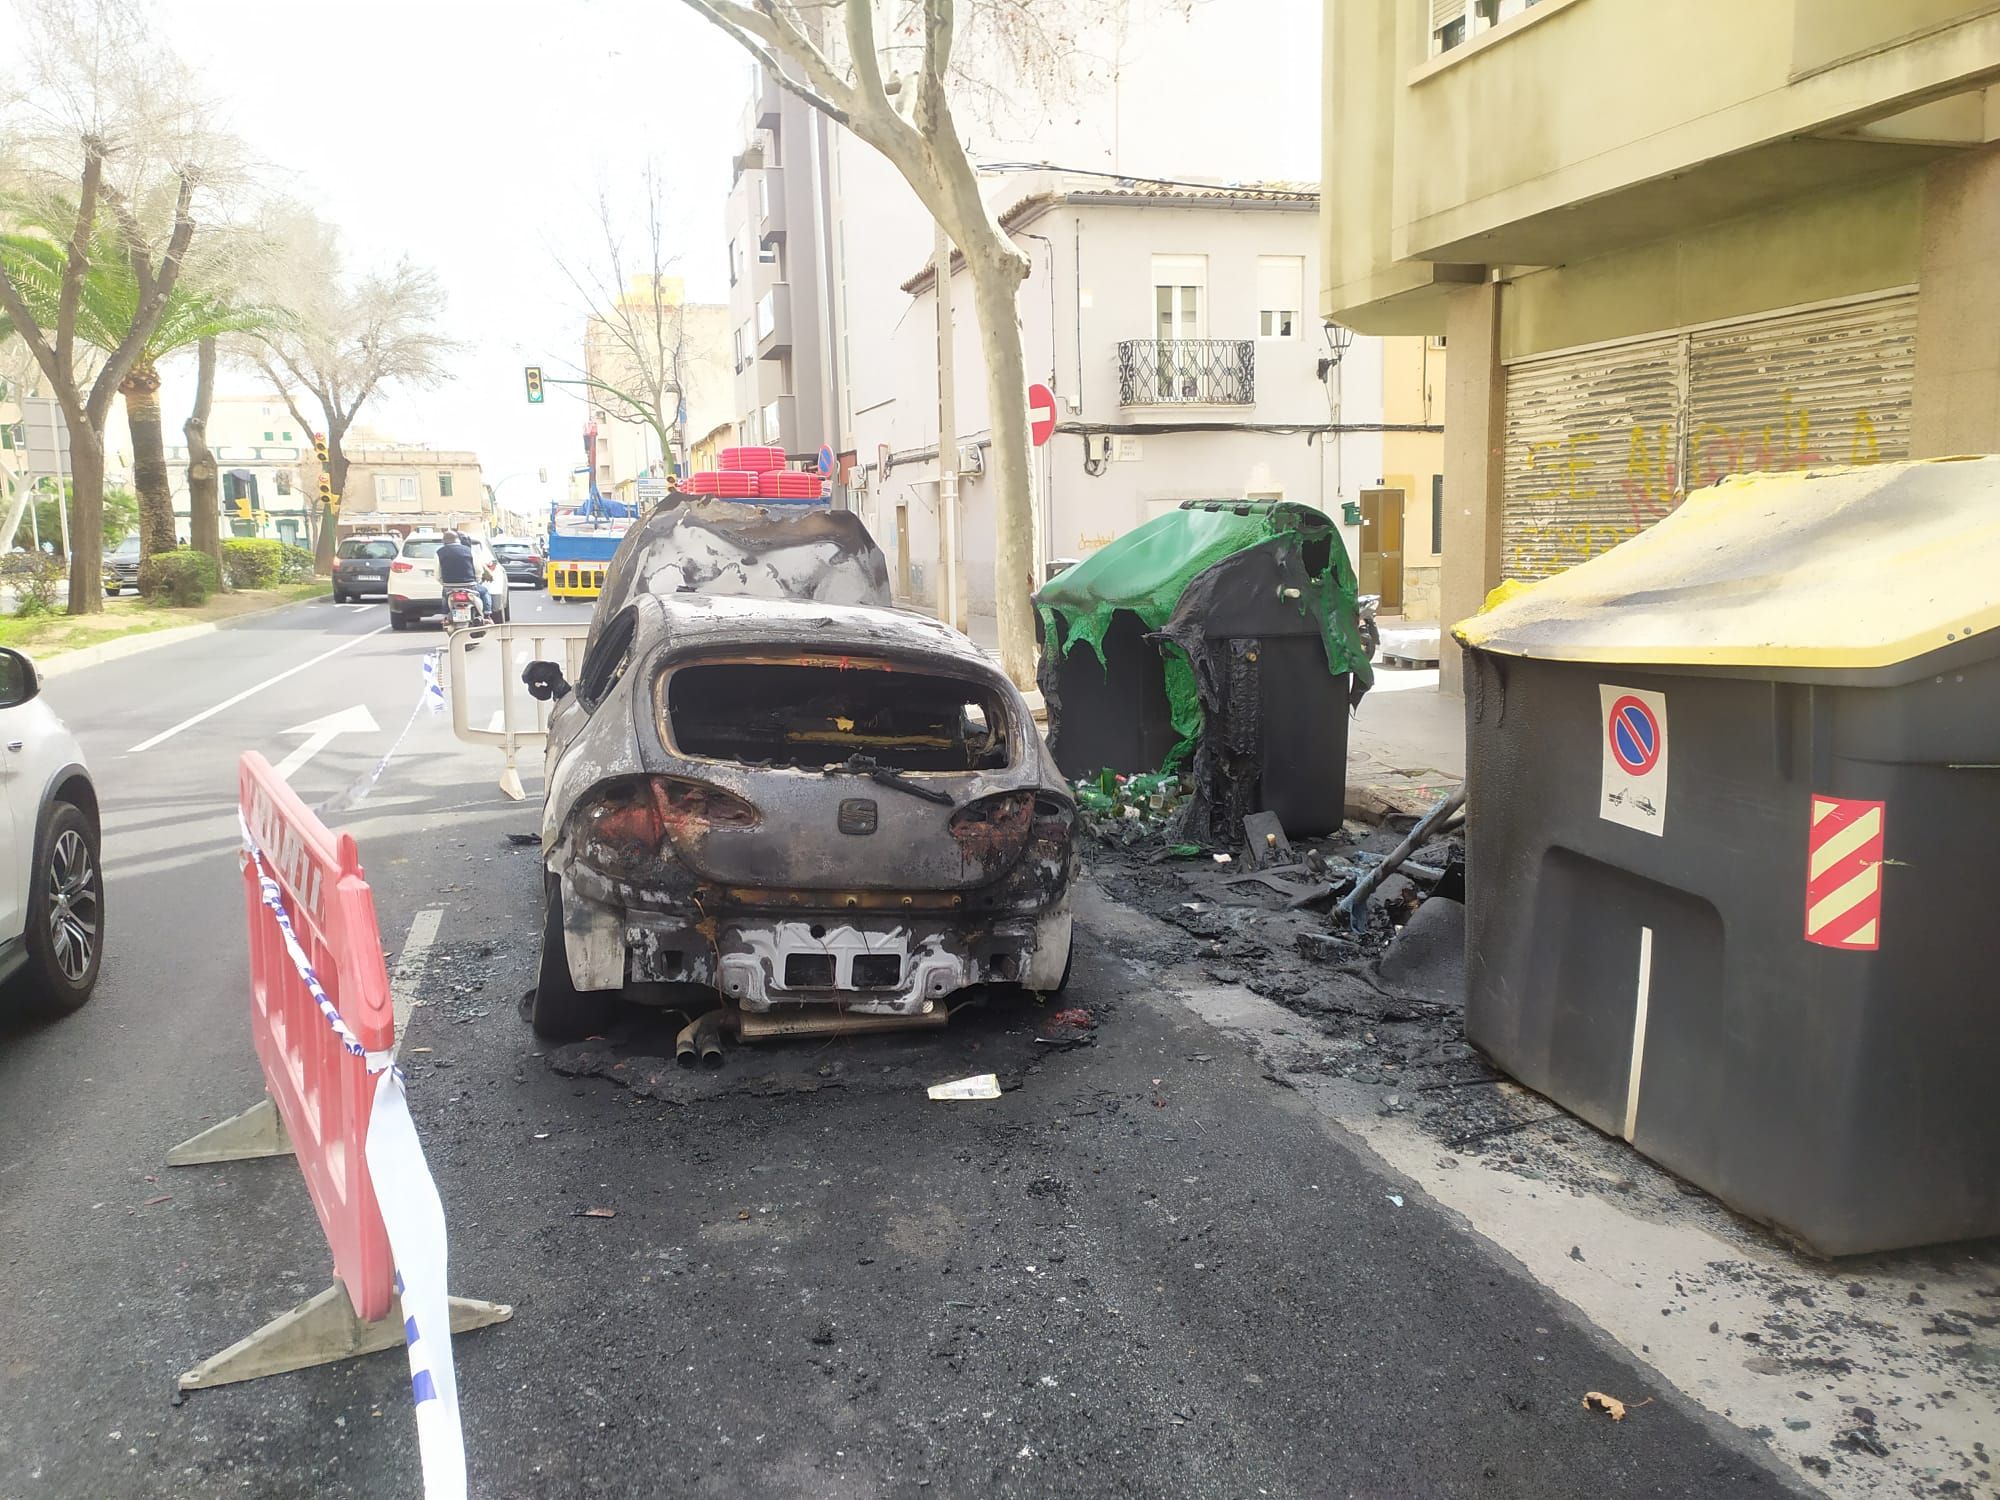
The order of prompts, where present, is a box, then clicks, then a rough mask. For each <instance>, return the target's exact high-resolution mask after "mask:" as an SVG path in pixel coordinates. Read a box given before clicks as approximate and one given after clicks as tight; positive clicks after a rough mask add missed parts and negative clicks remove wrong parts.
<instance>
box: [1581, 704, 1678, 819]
mask: <svg viewBox="0 0 2000 1500" xmlns="http://www.w3.org/2000/svg"><path fill="white" fill-rule="evenodd" d="M1598 698H1599V704H1598V706H1599V708H1600V710H1601V711H1602V712H1603V714H1604V718H1603V720H1602V722H1603V725H1604V731H1603V733H1604V738H1603V739H1602V740H1601V741H1600V742H1599V745H1600V756H1601V759H1602V771H1601V775H1600V780H1599V791H1598V806H1597V815H1598V816H1599V817H1600V818H1603V819H1604V820H1605V821H1606V822H1609V823H1622V824H1623V825H1624V826H1625V827H1627V828H1636V829H1637V830H1638V831H1639V832H1641V833H1650V834H1652V835H1654V836H1655V837H1656V838H1657V837H1659V836H1661V835H1662V834H1663V833H1664V832H1665V830H1666V821H1667V761H1668V759H1669V753H1670V742H1669V739H1668V734H1667V698H1666V694H1664V693H1656V692H1648V691H1646V690H1645V689H1643V688H1621V687H1616V686H1614V685H1612V684H1611V683H1608V682H1607V683H1599V684H1598Z"/></svg>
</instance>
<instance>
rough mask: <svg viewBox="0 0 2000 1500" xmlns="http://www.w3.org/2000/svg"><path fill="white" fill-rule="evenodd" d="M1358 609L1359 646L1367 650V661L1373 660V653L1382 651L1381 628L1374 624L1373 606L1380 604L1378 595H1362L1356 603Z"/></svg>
mask: <svg viewBox="0 0 2000 1500" xmlns="http://www.w3.org/2000/svg"><path fill="white" fill-rule="evenodd" d="M1358 602H1359V604H1360V609H1359V610H1358V611H1357V613H1358V614H1359V615H1360V624H1361V644H1362V645H1364V646H1366V647H1367V648H1368V660H1370V661H1373V660H1375V653H1376V652H1377V651H1379V650H1381V649H1382V627H1381V626H1380V625H1377V624H1376V623H1375V606H1376V605H1378V604H1380V603H1381V602H1382V596H1381V595H1380V594H1363V595H1362V596H1361V598H1360V600H1359V601H1358Z"/></svg>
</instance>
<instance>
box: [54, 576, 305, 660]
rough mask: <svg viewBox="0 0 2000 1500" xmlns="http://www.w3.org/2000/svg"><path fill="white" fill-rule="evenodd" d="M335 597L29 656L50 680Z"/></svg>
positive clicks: (291, 602) (291, 601) (288, 603)
mask: <svg viewBox="0 0 2000 1500" xmlns="http://www.w3.org/2000/svg"><path fill="white" fill-rule="evenodd" d="M332 597H333V596H332V595H331V594H330V593H328V594H319V595H315V596H313V597H312V598H310V599H288V600H286V601H285V602H284V603H283V604H273V605H270V606H269V607H267V608H265V609H253V610H251V611H249V612H248V613H247V614H240V615H236V616H234V617H232V618H231V619H227V620H203V621H201V622H200V623H199V624H195V625H172V626H169V627H168V628H167V629H165V630H148V631H145V632H143V633H142V634H139V635H127V636H118V637H116V638H114V639H112V640H108V641H105V642H103V643H102V644H100V645H96V646H83V647H80V648H79V649H77V650H75V651H64V652H61V653H59V654H57V655H55V656H51V657H49V658H47V659H46V660H43V659H42V658H40V657H37V656H36V655H35V654H34V652H32V651H29V652H27V653H26V655H27V657H28V659H29V660H30V661H33V662H34V664H35V674H36V675H37V676H38V677H41V678H42V679H43V680H44V681H46V680H47V679H48V678H51V677H63V676H66V675H68V674H69V673H71V672H80V671H82V670H83V669H84V668H85V667H94V666H97V665H99V664H100V663H102V662H107V661H120V660H123V659H124V658H125V657H128V656H137V655H139V654H140V653H141V652H144V651H154V650H157V649H159V648H160V647H162V646H172V645H177V644H178V643H180V642H181V641H192V640H195V639H197V638H199V637H201V636H204V635H213V634H215V633H216V632H217V631H218V630H232V629H234V628H235V627H236V626H238V625H244V624H248V623H249V622H250V621H252V620H261V619H263V618H265V617H266V616H267V615H275V614H280V613H282V612H283V611H285V610H288V609H298V608H301V607H302V606H305V605H311V604H318V603H320V602H321V601H322V600H323V599H331V598H332Z"/></svg>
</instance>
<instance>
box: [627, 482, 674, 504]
mask: <svg viewBox="0 0 2000 1500" xmlns="http://www.w3.org/2000/svg"><path fill="white" fill-rule="evenodd" d="M633 490H634V491H635V492H636V494H637V495H638V497H639V499H641V500H644V501H656V500H664V499H666V498H667V481H666V480H665V478H658V479H654V478H650V477H649V478H646V479H641V480H639V481H638V482H637V483H635V484H634V485H633Z"/></svg>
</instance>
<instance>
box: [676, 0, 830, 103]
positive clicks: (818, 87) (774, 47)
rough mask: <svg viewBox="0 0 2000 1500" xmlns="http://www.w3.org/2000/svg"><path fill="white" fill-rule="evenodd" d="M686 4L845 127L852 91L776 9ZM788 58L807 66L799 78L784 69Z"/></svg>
mask: <svg viewBox="0 0 2000 1500" xmlns="http://www.w3.org/2000/svg"><path fill="white" fill-rule="evenodd" d="M767 3H768V0H767ZM687 4H688V5H689V6H690V7H691V8H693V9H694V10H695V11H697V12H699V13H700V14H701V15H702V16H703V17H704V18H705V19H707V20H709V21H712V22H714V23H715V24H716V25H717V26H719V27H721V28H722V29H723V30H724V31H726V32H728V33H729V34H730V35H731V36H732V37H734V38H735V39H736V41H737V43H738V44H739V45H741V46H742V47H743V48H744V49H745V50H747V51H748V52H749V53H750V54H751V55H752V56H753V57H755V58H756V59H757V61H758V62H760V63H762V64H763V65H764V66H765V67H766V68H767V69H769V70H770V74H771V76H772V77H773V78H774V79H776V80H777V82H778V85H779V87H781V88H785V89H789V90H790V91H791V92H792V93H794V94H797V95H798V96H799V97H800V98H801V99H803V100H805V101H806V103H808V104H810V105H811V106H812V107H813V108H814V109H816V110H818V111H819V112H820V113H821V114H823V115H826V116H828V117H829V118H831V119H834V120H838V121H839V122H840V123H841V124H843V125H844V124H846V123H847V122H848V117H849V115H850V114H852V112H853V107H854V97H853V95H854V91H853V90H852V89H851V88H850V87H849V86H848V84H847V82H846V80H844V79H843V78H842V77H841V76H840V73H839V71H838V70H837V69H836V68H835V67H834V66H833V64H832V63H831V62H829V61H828V60H827V57H826V54H825V53H823V52H821V51H820V49H819V47H818V46H817V45H816V44H815V43H814V42H813V40H812V38H810V37H808V36H807V35H806V34H805V32H804V31H803V30H802V29H801V28H799V27H798V26H795V25H793V24H791V23H790V22H787V21H784V20H782V19H780V17H779V15H778V13H777V11H776V9H775V8H773V9H772V10H771V11H770V12H769V13H766V12H765V11H758V10H752V9H750V8H749V7H748V6H745V5H739V4H737V3H736V0H687ZM786 57H789V58H791V59H793V60H794V61H795V62H797V63H798V64H799V66H800V67H802V68H804V69H805V73H806V77H805V78H804V79H803V80H801V79H798V78H795V77H793V76H792V75H791V74H790V73H788V72H786V71H785V68H784V66H783V64H782V62H781V61H780V59H781V58H786Z"/></svg>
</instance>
